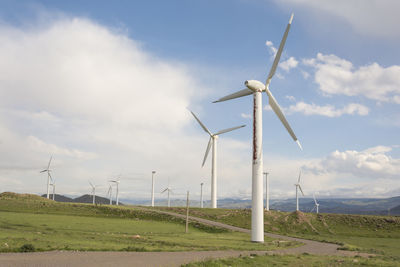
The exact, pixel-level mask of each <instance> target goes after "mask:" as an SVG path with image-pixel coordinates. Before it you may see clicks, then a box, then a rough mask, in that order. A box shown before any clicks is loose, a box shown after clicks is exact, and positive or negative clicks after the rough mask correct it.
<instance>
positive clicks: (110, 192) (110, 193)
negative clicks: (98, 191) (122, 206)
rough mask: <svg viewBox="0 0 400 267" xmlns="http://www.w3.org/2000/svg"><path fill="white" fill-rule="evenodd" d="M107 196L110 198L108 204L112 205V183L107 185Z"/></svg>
mask: <svg viewBox="0 0 400 267" xmlns="http://www.w3.org/2000/svg"><path fill="white" fill-rule="evenodd" d="M107 196H108V197H109V198H110V205H112V185H109V186H108V191H107Z"/></svg>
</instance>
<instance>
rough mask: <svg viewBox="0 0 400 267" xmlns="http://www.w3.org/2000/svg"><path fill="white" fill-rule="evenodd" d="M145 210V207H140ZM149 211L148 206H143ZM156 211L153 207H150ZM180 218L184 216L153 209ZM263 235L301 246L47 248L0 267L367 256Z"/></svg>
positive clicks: (12, 257)
mask: <svg viewBox="0 0 400 267" xmlns="http://www.w3.org/2000/svg"><path fill="white" fill-rule="evenodd" d="M143 209H145V208H143ZM146 210H150V209H146ZM152 211H156V210H152ZM156 212H159V213H164V214H168V215H171V216H176V217H180V218H185V215H181V214H177V213H172V212H166V211H156ZM189 218H190V220H192V221H198V222H200V223H203V224H207V225H212V226H217V227H221V228H226V229H229V230H232V231H238V232H243V233H250V230H248V229H243V228H239V227H235V226H231V225H227V224H223V223H219V222H214V221H210V220H206V219H202V218H197V217H192V216H190V217H189ZM265 235H266V236H268V237H272V238H275V239H281V240H289V241H298V242H302V243H304V245H303V246H300V247H296V248H287V249H282V250H277V251H185V252H74V251H49V252H37V253H0V267H25V266H29V267H30V266H40V267H42V266H49V267H50V266H51V267H53V266H63V267H64V266H65V267H69V266H85V267H92V266H93V267H94V266H96V267H100V266H110V267H111V266H121V267H124V266H133V267H135V266H140V267H142V266H180V265H182V264H185V263H189V262H193V261H202V260H205V259H209V258H227V257H238V256H240V255H242V256H244V255H250V254H259V255H260V254H301V253H309V254H316V255H337V256H355V255H360V256H368V254H366V253H357V252H350V251H342V250H337V249H338V247H339V246H338V245H335V244H330V243H323V242H318V241H312V240H306V239H301V238H293V237H287V236H283V235H277V234H270V233H265Z"/></svg>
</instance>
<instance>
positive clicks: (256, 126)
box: [214, 14, 301, 242]
mask: <svg viewBox="0 0 400 267" xmlns="http://www.w3.org/2000/svg"><path fill="white" fill-rule="evenodd" d="M292 20H293V14H292V16H291V17H290V19H289V23H288V25H287V27H286V30H285V33H284V34H283V38H282V41H281V43H280V45H279V49H278V51H277V53H276V56H275V59H274V62H273V63H272V67H271V70H270V72H269V74H268V77H267V80H266V82H265V84H264V83H262V82H259V81H256V80H247V81H245V83H244V84H245V86H246V87H247V88H246V89H243V90H240V91H238V92H236V93H233V94H230V95H227V96H225V97H222V98H220V99H218V100H217V101H214V103H215V102H222V101H226V100H230V99H234V98H238V97H242V96H247V95H251V94H252V95H253V98H254V108H253V155H252V159H253V166H252V207H251V220H252V221H251V241H253V242H264V210H263V176H262V175H263V162H262V159H263V154H262V108H263V106H262V99H261V98H262V96H261V93H262V92H266V93H267V95H268V99H269V105H270V107H271V108H272V110H273V111H274V112H275V114H276V115H277V116H278V118H279V120H280V121H281V122H282V124H283V126H284V127H285V128H286V130H287V131H288V132H289V134H290V136H291V137H292V139H293V140H294V141H295V142H296V143H297V144H298V145H299V147H300V148H301V145H300V142H299V141H298V139H297V137H296V135H295V134H294V132H293V130H292V128H291V127H290V125H289V123H288V122H287V120H286V118H285V115H284V114H283V112H282V110H281V108H280V107H279V104H278V102H277V101H276V99H275V98H274V96H273V95H272V93H271V91H270V90H269V85H270V83H271V79H272V77H273V76H274V74H275V72H276V68H277V67H278V63H279V60H280V57H281V55H282V51H283V47H284V46H285V42H286V39H287V36H288V33H289V29H290V25H291V24H292Z"/></svg>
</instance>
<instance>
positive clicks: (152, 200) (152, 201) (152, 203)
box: [151, 171, 156, 207]
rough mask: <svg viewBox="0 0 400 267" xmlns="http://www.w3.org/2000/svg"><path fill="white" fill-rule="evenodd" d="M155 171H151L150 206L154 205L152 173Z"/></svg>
mask: <svg viewBox="0 0 400 267" xmlns="http://www.w3.org/2000/svg"><path fill="white" fill-rule="evenodd" d="M155 173H156V171H152V172H151V206H152V207H154V174H155Z"/></svg>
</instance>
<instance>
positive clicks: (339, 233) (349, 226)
mask: <svg viewBox="0 0 400 267" xmlns="http://www.w3.org/2000/svg"><path fill="white" fill-rule="evenodd" d="M161 209H164V210H165V209H167V210H169V211H174V212H178V213H183V212H184V209H182V208H161ZM191 215H192V216H197V217H201V218H206V219H210V220H214V221H219V222H223V223H226V224H230V225H234V226H239V227H243V228H247V229H250V223H251V219H250V218H251V212H250V210H243V209H242V210H231V209H200V208H193V209H191ZM265 231H266V232H271V233H278V234H284V235H290V236H296V237H303V238H307V239H313V240H319V241H328V242H332V243H337V244H341V245H343V249H347V250H359V251H364V252H370V253H374V254H381V255H387V256H395V257H398V256H399V255H400V242H399V240H400V218H399V217H389V216H363V215H342V214H318V215H317V214H314V213H302V212H292V213H289V212H277V211H269V212H265ZM399 260H400V258H399Z"/></svg>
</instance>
